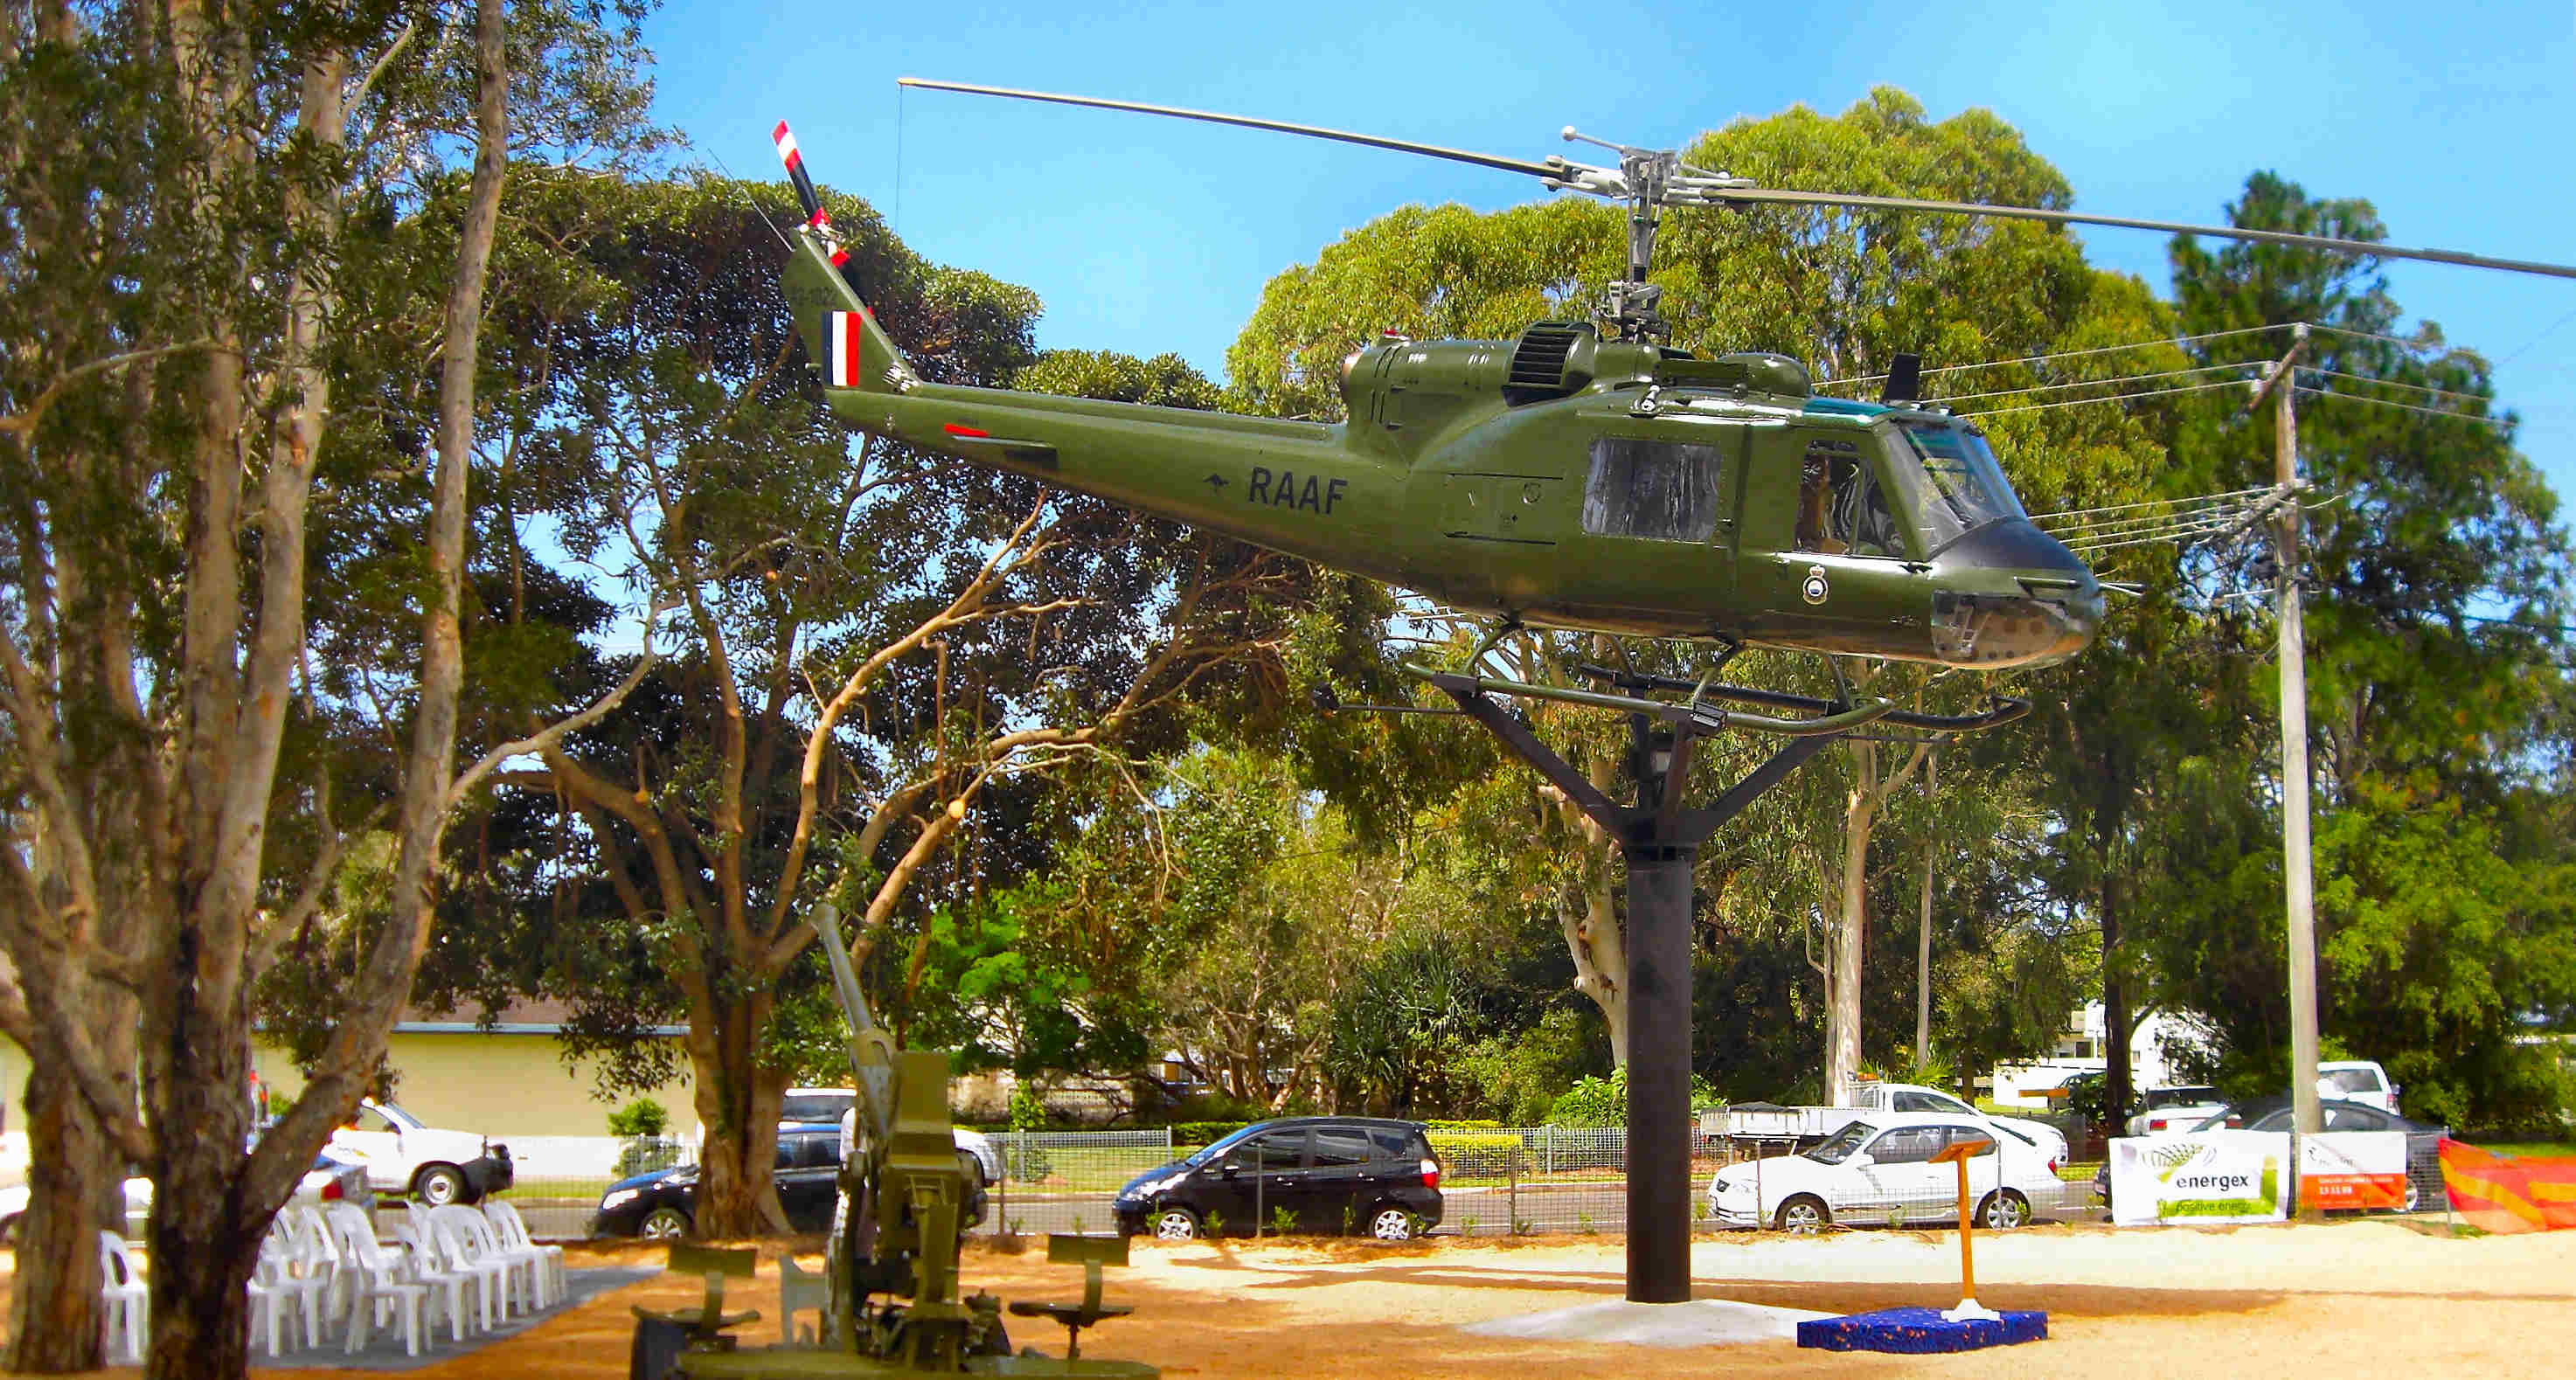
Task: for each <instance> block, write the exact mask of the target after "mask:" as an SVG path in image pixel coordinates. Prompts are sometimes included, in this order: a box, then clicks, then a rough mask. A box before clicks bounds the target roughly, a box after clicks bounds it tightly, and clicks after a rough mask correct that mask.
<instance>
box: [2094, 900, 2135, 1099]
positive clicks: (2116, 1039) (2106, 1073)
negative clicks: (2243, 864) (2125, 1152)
mask: <svg viewBox="0 0 2576 1380" xmlns="http://www.w3.org/2000/svg"><path fill="white" fill-rule="evenodd" d="M2120 901H2121V897H2120V883H2119V878H2118V877H2117V876H2116V875H2115V874H2114V873H2113V872H2112V871H2111V870H2110V869H2109V868H2107V867H2106V868H2104V869H2103V872H2102V1093H2103V1105H2104V1106H2105V1107H2106V1108H2107V1109H2108V1110H2109V1116H2108V1117H2107V1118H2106V1120H2107V1121H2108V1122H2109V1125H2107V1126H2105V1127H2104V1128H2103V1130H2104V1133H2105V1134H2109V1135H2117V1134H2119V1133H2120V1127H2121V1126H2122V1124H2123V1123H2124V1122H2126V1121H2127V1119H2128V1115H2129V1107H2130V1105H2131V1103H2132V1102H2133V1101H2134V1099H2135V1098H2136V1096H2137V1089H2136V1088H2135V1087H2132V1086H2131V1084H2132V1083H2133V1082H2134V1081H2135V1080H2134V1079H2133V1078H2132V1077H2131V1068H2132V1065H2131V1061H2130V1058H2129V1043H2130V1037H2131V1036H2132V1035H2133V1034H2134V1033H2135V1031H2136V1026H2137V1021H2136V1019H2135V1018H2134V1017H2133V1016H2132V1015H2131V1014H2130V1011H2129V984H2128V980H2127V977H2126V975H2125V974H2124V973H2123V972H2122V971H2121V967H2122V956H2121V953H2120V922H2121V915H2120Z"/></svg>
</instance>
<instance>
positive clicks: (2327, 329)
mask: <svg viewBox="0 0 2576 1380" xmlns="http://www.w3.org/2000/svg"><path fill="white" fill-rule="evenodd" d="M2307 325H2308V329H2309V330H2312V331H2318V332H2321V333H2323V334H2326V335H2340V336H2349V337H2351V338H2352V339H2354V340H2376V341H2379V342H2381V343H2383V344H2388V345H2403V346H2405V347H2406V348H2407V349H2410V350H2413V351H2416V352H2417V353H2419V354H2430V353H2432V352H2433V351H2435V350H2457V349H2459V348H2460V347H2459V346H2457V345H2453V344H2450V343H2449V342H2447V341H2440V340H2425V339H2422V338H2420V337H2419V338H2415V339H2409V338H2407V337H2405V336H2402V335H2380V334H2379V333H2377V332H2375V331H2356V330H2351V329H2348V328H2346V327H2343V326H2320V325H2317V324H2316V323H2315V322H2309V323H2307ZM2470 353H2475V352H2474V351H2472V352H2470Z"/></svg>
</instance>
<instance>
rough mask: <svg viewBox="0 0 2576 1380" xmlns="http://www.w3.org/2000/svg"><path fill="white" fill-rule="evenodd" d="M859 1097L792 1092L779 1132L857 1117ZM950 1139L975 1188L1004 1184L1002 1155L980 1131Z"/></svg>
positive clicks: (956, 1129)
mask: <svg viewBox="0 0 2576 1380" xmlns="http://www.w3.org/2000/svg"><path fill="white" fill-rule="evenodd" d="M858 1105H859V1094H858V1091H857V1090H856V1089H854V1088H789V1089H788V1090H787V1097H786V1100H785V1101H783V1102H781V1103H779V1104H778V1129H780V1130H782V1131H784V1130H786V1129H787V1128H788V1127H790V1126H811V1125H815V1124H817V1123H820V1122H839V1121H841V1120H842V1119H843V1118H845V1117H852V1116H855V1114H856V1113H857V1110H858ZM948 1134H949V1138H950V1139H952V1140H954V1141H956V1142H957V1155H958V1158H959V1160H960V1161H961V1162H966V1163H968V1165H969V1167H970V1168H972V1169H973V1170H974V1171H975V1178H976V1187H978V1188H988V1187H990V1186H992V1185H994V1184H997V1183H1000V1182H1001V1181H1002V1152H1001V1151H999V1150H996V1149H994V1148H993V1142H992V1141H991V1139H989V1138H988V1137H986V1136H985V1135H984V1134H983V1133H982V1132H980V1131H970V1130H967V1129H966V1128H965V1127H963V1126H951V1127H949V1128H948Z"/></svg>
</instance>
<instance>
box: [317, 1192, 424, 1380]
mask: <svg viewBox="0 0 2576 1380" xmlns="http://www.w3.org/2000/svg"><path fill="white" fill-rule="evenodd" d="M326 1211H327V1212H328V1219H327V1220H328V1221H329V1223H330V1226H331V1234H332V1237H333V1240H334V1243H335V1244H336V1245H337V1246H338V1248H339V1252H340V1272H341V1274H342V1275H343V1276H345V1277H346V1278H347V1279H348V1281H349V1339H348V1349H349V1351H350V1352H352V1353H355V1352H359V1351H363V1350H365V1349H366V1345H367V1332H368V1329H369V1328H370V1327H371V1326H372V1325H373V1324H374V1322H375V1320H376V1319H377V1318H379V1317H381V1316H382V1314H383V1311H384V1310H385V1309H386V1308H388V1307H390V1308H393V1309H396V1310H398V1311H399V1312H400V1313H401V1314H402V1320H403V1350H404V1352H405V1353H406V1354H408V1355H412V1356H418V1355H419V1354H420V1334H421V1318H422V1315H423V1314H424V1313H425V1312H426V1311H427V1309H428V1303H429V1286H428V1285H426V1284H420V1283H416V1282H414V1281H411V1280H406V1279H404V1278H403V1277H402V1263H401V1262H400V1261H398V1260H396V1259H395V1258H394V1257H393V1256H392V1255H391V1254H390V1253H389V1252H387V1251H386V1250H385V1248H384V1246H383V1245H382V1244H380V1243H379V1242H378V1241H377V1240H376V1229H375V1226H374V1224H373V1223H370V1222H369V1221H368V1220H367V1215H366V1214H365V1213H363V1212H361V1211H359V1210H358V1208H357V1206H356V1205H355V1204H353V1203H334V1204H332V1205H331V1206H330V1208H329V1209H327V1210H326Z"/></svg>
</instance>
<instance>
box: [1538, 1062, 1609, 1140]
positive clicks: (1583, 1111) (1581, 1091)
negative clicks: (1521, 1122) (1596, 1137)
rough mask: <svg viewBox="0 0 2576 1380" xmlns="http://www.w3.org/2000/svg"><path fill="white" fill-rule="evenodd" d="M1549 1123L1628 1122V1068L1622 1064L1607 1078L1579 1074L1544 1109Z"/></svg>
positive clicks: (1583, 1124) (1593, 1124)
mask: <svg viewBox="0 0 2576 1380" xmlns="http://www.w3.org/2000/svg"><path fill="white" fill-rule="evenodd" d="M1547 1124H1548V1125H1550V1126H1625V1125H1627V1124H1628V1070H1627V1068H1626V1067H1625V1066H1624V1065H1623V1066H1621V1067H1619V1068H1616V1069H1613V1070H1611V1072H1610V1076H1609V1077H1607V1078H1581V1079H1577V1080H1575V1084H1574V1086H1573V1087H1571V1088H1568V1089H1566V1091H1565V1095H1564V1096H1563V1097H1560V1098H1558V1099H1557V1100H1556V1105H1555V1106H1553V1107H1550V1108H1549V1109H1548V1112H1547Z"/></svg>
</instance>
